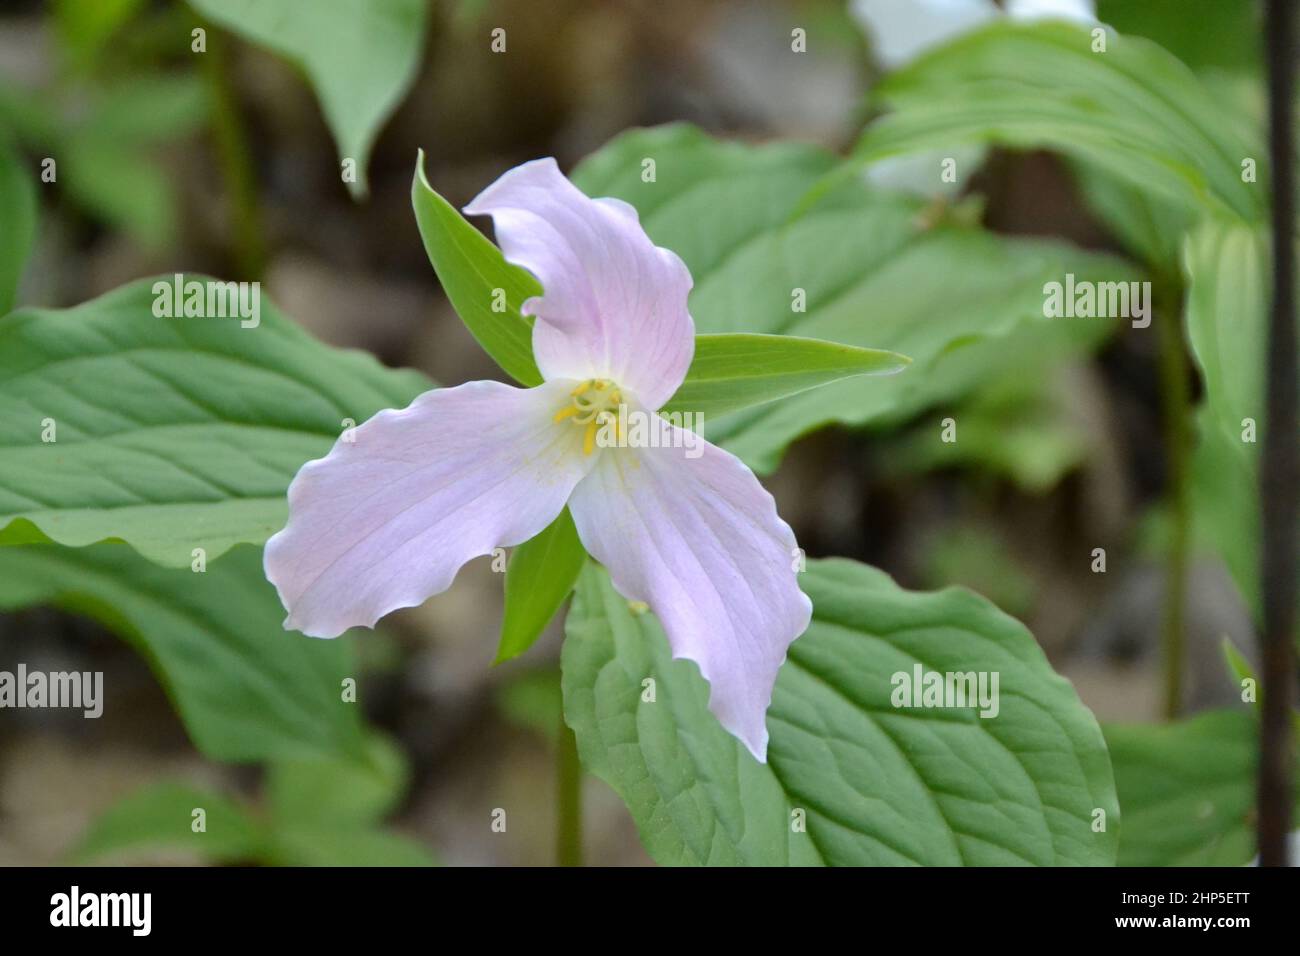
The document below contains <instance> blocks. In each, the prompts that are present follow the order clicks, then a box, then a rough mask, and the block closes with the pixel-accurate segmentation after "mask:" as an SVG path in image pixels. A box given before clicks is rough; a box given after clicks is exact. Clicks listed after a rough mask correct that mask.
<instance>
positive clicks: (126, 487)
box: [0, 277, 429, 567]
mask: <svg viewBox="0 0 1300 956" xmlns="http://www.w3.org/2000/svg"><path fill="white" fill-rule="evenodd" d="M187 278H189V277H187ZM158 281H159V282H160V283H162V284H170V283H172V281H173V280H172V278H171V277H167V278H165V279H161V280H158ZM199 281H205V280H202V279H200V280H199ZM154 284H155V283H154V280H144V281H141V282H136V283H132V284H130V285H127V286H123V287H122V288H120V289H116V290H114V291H113V292H110V293H108V294H107V295H105V296H103V297H102V298H99V299H95V300H93V301H91V302H87V303H85V304H83V305H80V306H77V307H75V308H71V309H23V310H20V311H17V312H14V313H11V314H10V315H8V316H6V317H5V318H3V319H0V407H3V408H5V410H6V414H5V415H4V416H3V418H2V419H0V543H9V544H13V543H25V542H32V541H45V540H53V541H56V542H58V543H59V544H66V545H73V546H82V545H87V544H93V543H95V542H98V541H105V540H124V541H126V542H128V543H129V544H131V545H132V546H133V547H134V548H136V550H138V551H139V552H140V553H141V554H143V555H144V556H145V557H147V558H149V559H150V560H152V561H157V562H159V563H161V564H166V565H169V566H172V567H188V566H189V565H190V563H191V561H192V560H193V550H194V549H195V548H202V549H204V551H205V552H206V557H207V560H208V561H212V560H213V559H214V558H216V557H217V556H218V555H220V554H221V553H222V552H223V551H225V550H226V549H228V548H230V547H232V546H233V545H236V544H240V543H245V542H246V543H252V544H261V543H262V542H264V541H265V540H266V539H267V538H268V537H269V536H270V535H271V534H273V533H274V532H275V531H277V530H279V528H281V527H282V526H283V524H284V521H285V518H286V516H287V514H288V505H287V502H286V499H285V491H286V489H287V488H288V485H289V482H290V481H291V480H292V478H293V476H294V475H295V474H296V473H297V471H298V469H299V468H300V467H302V465H303V464H304V463H305V462H307V461H309V460H311V459H313V458H319V457H321V456H322V455H324V454H325V453H326V452H328V451H329V449H330V446H331V445H332V444H333V442H334V440H335V439H336V438H337V437H338V436H339V435H340V434H341V433H342V432H343V431H344V430H345V429H346V428H347V427H350V426H351V425H354V424H359V423H361V422H364V421H365V420H366V419H367V418H369V417H370V416H371V415H373V414H374V413H375V412H377V411H379V410H380V409H383V408H390V407H402V406H405V405H406V404H407V403H409V402H410V401H411V400H412V399H413V398H414V397H415V396H416V395H418V394H419V393H420V392H422V391H424V390H425V389H427V388H428V387H429V382H428V381H427V379H425V378H424V377H423V376H422V375H419V374H418V373H415V372H410V371H406V372H397V371H392V370H390V369H386V368H383V367H382V366H380V365H379V363H378V362H376V361H375V360H374V359H373V358H372V357H371V356H369V355H365V354H362V353H360V352H350V351H341V350H338V349H333V348H330V347H328V346H326V345H323V344H322V343H320V342H318V341H316V340H315V339H313V338H312V337H311V336H310V335H308V334H307V333H306V332H304V331H303V330H302V329H301V328H299V327H298V326H297V325H295V324H294V323H292V322H291V321H289V320H288V319H286V318H285V317H284V316H282V315H281V314H280V313H279V311H278V310H276V309H275V307H274V306H272V305H271V303H270V302H269V300H267V299H265V298H263V299H262V300H261V315H260V322H259V324H258V325H257V326H256V327H249V328H244V327H242V325H241V319H240V318H238V317H234V318H200V317H182V318H157V317H155V316H154V314H153V307H154V303H155V298H156V297H155V293H154V291H153V287H154ZM160 288H161V286H160ZM250 321H251V320H250ZM51 429H52V430H51ZM51 437H52V438H54V439H55V440H53V441H50V440H47V439H49V438H51Z"/></svg>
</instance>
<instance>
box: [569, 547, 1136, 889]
mask: <svg viewBox="0 0 1300 956" xmlns="http://www.w3.org/2000/svg"><path fill="white" fill-rule="evenodd" d="M801 584H802V587H803V588H804V590H805V591H806V592H807V593H808V595H809V597H811V598H812V601H813V623H812V626H811V627H810V629H809V630H808V632H807V633H806V634H805V635H804V636H803V637H801V638H800V639H799V640H797V641H795V643H794V644H793V645H792V646H791V648H790V653H789V657H788V658H787V660H786V663H785V665H784V667H783V668H782V670H781V673H780V676H779V677H778V679H777V684H776V691H775V694H774V695H773V698H772V705H771V708H770V710H769V711H768V716H767V723H768V730H769V731H770V733H771V743H770V745H769V749H768V762H767V764H760V763H758V762H757V761H756V760H754V759H753V758H752V757H751V756H749V754H748V752H747V751H746V750H745V748H744V747H743V746H742V745H741V744H740V743H739V742H738V741H736V740H735V739H734V738H733V737H731V735H729V734H728V733H727V732H726V731H724V730H723V729H722V727H721V726H720V725H719V724H718V722H717V719H716V718H714V717H713V715H712V714H710V713H709V711H708V710H707V708H706V705H707V700H708V685H707V684H706V683H705V682H704V680H703V679H702V678H701V677H700V675H699V671H698V669H697V668H696V667H695V665H694V664H692V663H690V662H688V661H684V660H677V661H674V660H672V659H671V658H670V654H669V649H668V645H667V642H666V641H665V639H664V636H663V632H662V630H661V628H660V627H659V625H658V623H657V621H656V620H655V618H654V617H653V616H652V615H650V614H642V615H639V616H638V615H634V614H633V613H632V612H631V611H630V610H629V608H628V604H627V602H626V601H625V600H624V599H622V598H621V597H619V595H618V594H617V593H616V592H615V591H614V590H613V588H612V586H611V585H610V584H609V580H608V576H607V575H606V573H605V572H604V570H603V569H601V568H599V567H597V566H595V565H592V566H590V567H588V569H587V570H586V571H585V572H584V573H583V576H582V578H581V579H580V580H579V583H578V590H577V596H576V598H575V601H574V606H573V609H572V610H571V611H570V613H569V619H568V639H567V640H566V642H565V645H564V653H563V661H562V665H563V671H564V673H563V687H564V702H565V715H566V719H567V721H568V723H569V725H570V726H571V727H572V728H573V729H574V731H575V733H576V734H577V737H578V746H579V749H580V753H581V755H582V761H583V765H584V766H585V767H586V768H587V769H588V770H590V771H591V772H593V773H595V774H596V775H597V776H599V777H601V778H603V779H604V780H605V781H606V782H608V783H609V784H610V785H611V786H612V787H613V788H614V789H615V790H616V791H617V792H618V793H619V795H620V796H621V797H622V798H623V800H624V802H625V803H627V805H628V807H629V809H630V810H631V812H632V816H633V819H634V820H635V821H636V823H637V827H638V829H639V830H640V834H641V840H642V842H643V843H644V844H645V846H646V848H647V850H648V851H649V852H650V854H651V856H653V857H654V858H655V859H656V860H657V861H658V862H660V863H664V864H716V865H736V864H748V865H785V864H808V865H816V864H830V865H873V864H926V865H951V864H968V865H1009V864H1038V865H1060V864H1094V865H1104V864H1110V863H1113V862H1114V859H1115V853H1116V846H1117V842H1118V831H1119V819H1118V811H1117V807H1116V800H1115V792H1114V786H1113V782H1112V779H1111V770H1110V763H1109V761H1108V759H1107V756H1106V749H1105V745H1104V743H1103V740H1102V736H1101V731H1100V730H1099V729H1098V727H1097V723H1096V721H1095V720H1094V719H1093V717H1092V714H1091V713H1090V712H1089V711H1088V710H1087V708H1085V707H1084V706H1083V704H1082V703H1080V701H1079V699H1078V697H1077V696H1076V694H1075V693H1074V690H1073V689H1072V688H1071V686H1070V685H1069V683H1068V682H1067V681H1065V680H1064V679H1062V678H1061V677H1059V676H1057V675H1056V674H1055V673H1053V671H1052V670H1051V667H1050V666H1049V665H1048V663H1047V660H1046V658H1045V657H1044V656H1043V653H1042V651H1041V650H1040V649H1039V647H1038V645H1037V643H1036V642H1035V641H1034V639H1033V636H1032V635H1031V634H1030V633H1029V632H1028V631H1027V630H1025V628H1024V626H1023V625H1021V624H1020V623H1018V622H1017V621H1015V620H1013V619H1012V618H1010V617H1008V616H1007V615H1005V614H1003V613H1002V612H1001V611H999V610H998V609H997V608H995V607H993V606H992V605H991V604H989V603H988V602H987V601H985V600H984V599H983V598H980V597H978V596H977V595H975V594H972V593H970V592H968V591H963V590H957V589H949V590H945V591H939V592H932V593H916V592H908V591H904V590H902V589H901V588H899V587H898V586H897V585H895V584H894V583H893V581H891V580H890V579H889V577H888V576H887V575H885V574H883V573H882V572H880V571H877V570H875V569H873V568H869V567H867V566H865V565H861V564H857V563H855V562H852V561H847V560H842V559H836V560H830V561H815V562H809V565H808V570H807V572H806V573H804V574H803V575H802V576H801ZM916 667H923V668H924V670H925V671H926V672H929V671H938V672H946V671H947V672H959V673H970V672H973V671H976V670H977V669H985V670H987V671H992V672H996V673H998V674H999V675H1000V676H999V684H1000V687H999V689H1000V694H999V695H998V699H999V709H998V713H997V715H996V716H991V717H987V718H981V717H979V716H978V715H977V713H976V709H974V708H961V709H938V708H919V709H904V708H898V707H894V706H893V705H892V703H891V698H892V697H893V696H894V683H895V679H894V675H899V674H901V675H904V676H905V677H907V678H908V679H910V678H911V676H912V675H913V672H914V671H913V669H914V668H916ZM647 679H648V680H651V681H653V683H652V684H646V683H645V682H646V681H647ZM647 688H650V689H652V690H653V699H651V698H650V697H647V696H646V695H647V693H648V690H647ZM1097 810H1101V811H1104V814H1105V824H1106V826H1105V830H1104V831H1102V832H1094V829H1093V821H1094V819H1101V818H1100V816H1099V815H1096V814H1095V811H1097Z"/></svg>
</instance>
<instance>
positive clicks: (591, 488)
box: [265, 159, 812, 760]
mask: <svg viewBox="0 0 1300 956" xmlns="http://www.w3.org/2000/svg"><path fill="white" fill-rule="evenodd" d="M465 211H466V213H468V214H470V215H488V216H491V217H492V219H493V221H494V224H495V227H496V235H497V241H498V243H499V244H500V246H501V249H502V251H503V252H504V254H505V257H506V259H507V260H509V261H510V262H512V263H514V264H516V265H519V266H522V267H523V268H525V269H527V270H528V271H529V272H531V273H532V274H533V275H534V276H536V277H537V279H538V280H539V281H540V283H541V285H542V288H543V290H544V292H543V294H542V295H540V296H537V297H534V298H531V299H529V300H528V301H527V302H525V303H524V304H523V308H522V311H523V312H524V313H525V314H526V315H532V316H534V317H535V322H534V324H533V353H534V356H535V358H536V360H537V366H538V368H539V370H540V371H541V373H542V377H543V378H544V380H545V381H544V382H543V384H541V385H539V386H537V387H535V388H516V387H512V386H509V385H503V384H500V383H498V382H487V381H484V382H470V383H469V384H466V385H461V386H459V387H457V388H447V389H435V390H433V391H430V392H426V393H425V394H423V395H421V396H420V397H419V398H417V399H416V400H415V401H414V402H412V403H411V405H410V406H408V407H407V408H405V409H402V410H400V411H394V410H388V411H383V412H380V413H379V414H378V415H375V416H374V417H373V418H371V419H370V420H369V421H367V422H366V423H365V424H363V425H361V426H359V427H357V428H356V429H355V430H354V433H353V435H352V436H350V440H348V441H343V440H340V441H339V442H337V443H336V444H335V446H334V448H333V450H332V451H331V452H330V453H329V455H328V456H326V457H325V458H322V459H319V460H317V461H312V462H308V463H307V464H306V465H304V466H303V468H302V470H301V471H299V472H298V475H297V477H295V478H294V480H293V483H292V484H291V485H290V486H289V521H288V524H287V526H286V527H285V528H284V530H282V531H280V532H279V533H278V534H276V535H275V536H274V537H272V538H271V540H270V541H268V542H267V545H266V555H265V566H266V574H267V577H268V578H269V579H270V580H271V582H272V583H274V584H275V586H276V589H277V590H278V592H279V594H280V600H281V601H282V602H283V604H284V606H285V608H286V609H287V610H288V612H289V616H288V618H287V619H286V621H285V627H286V628H292V629H296V630H300V631H302V632H303V633H305V634H309V635H312V636H315V637H334V636H337V635H339V634H341V633H342V632H343V631H345V630H347V629H348V628H350V627H353V626H358V625H360V626H366V627H372V626H373V625H374V624H375V622H376V621H377V620H378V619H379V618H381V617H383V616H384V615H385V614H387V613H389V612H390V611H393V610H396V609H397V608H402V607H411V606H413V605H417V604H420V603H422V602H423V601H424V600H425V599H427V598H428V597H430V596H431V595H434V594H438V593H439V592H441V591H444V590H446V589H447V588H448V587H450V586H451V583H452V580H453V579H454V578H455V576H456V573H457V572H458V571H459V570H460V568H461V567H462V566H463V565H464V564H465V563H466V562H468V561H469V560H471V559H472V558H475V557H479V556H482V555H486V554H490V553H492V551H493V550H494V549H496V548H498V547H511V546H513V545H517V544H521V543H523V542H524V541H527V540H528V539H530V538H532V537H534V536H535V535H537V534H539V533H540V532H541V531H543V530H544V529H545V528H546V527H547V526H548V525H549V524H550V523H551V522H552V521H554V520H555V518H556V517H557V516H558V515H559V514H560V512H561V511H562V510H563V509H564V507H565V506H566V505H567V506H568V507H569V510H570V512H571V514H572V515H573V521H574V524H575V525H576V527H577V530H578V535H579V537H580V538H581V539H582V543H583V545H584V547H585V548H586V549H587V551H588V552H590V553H591V555H592V556H594V557H595V558H596V560H598V561H600V562H601V564H603V565H604V566H605V567H606V568H607V569H608V571H609V574H610V577H611V580H612V581H613V584H614V587H615V588H617V590H618V591H619V593H620V594H622V595H623V597H625V598H627V599H628V600H629V601H641V602H644V603H645V604H648V605H649V606H650V608H651V609H652V610H653V611H654V612H655V614H656V615H657V616H658V618H659V620H660V621H661V622H662V624H663V627H664V631H665V632H666V633H667V636H668V642H669V644H670V645H671V647H672V651H673V656H674V657H675V658H688V659H690V660H692V661H694V662H695V663H696V664H697V665H698V666H699V668H700V672H701V674H703V676H704V677H705V679H706V680H708V682H709V685H710V696H709V708H710V709H711V710H712V711H713V713H714V714H715V715H716V716H717V717H718V720H719V721H720V722H721V723H722V725H723V726H724V727H725V728H726V729H727V730H728V731H730V732H731V733H732V734H734V735H735V736H736V737H738V738H739V739H740V740H741V741H743V742H744V744H745V745H746V746H747V747H748V748H749V750H750V752H752V753H753V754H754V756H755V757H757V758H758V759H759V760H764V759H765V757H766V752H767V740H768V734H767V728H766V725H765V715H766V712H767V707H768V704H769V703H770V702H771V699H772V688H773V685H774V684H775V682H776V675H777V671H778V670H779V669H780V667H781V664H782V663H783V662H784V660H785V656H786V649H787V648H788V647H789V646H790V644H791V643H792V642H793V641H794V640H795V638H797V637H798V636H799V635H800V634H802V633H803V632H804V631H805V630H806V629H807V627H808V623H809V620H810V618H811V614H812V603H811V602H810V601H809V600H808V598H807V596H806V595H804V593H803V592H802V591H800V589H799V584H798V579H797V574H796V571H795V566H796V563H797V562H796V555H797V546H796V544H795V538H794V533H793V532H792V531H791V530H790V527H789V526H788V525H787V524H786V523H785V522H784V521H782V520H781V518H780V517H778V515H777V513H776V505H775V502H774V501H773V499H772V496H771V495H770V494H768V492H767V491H766V490H764V488H763V486H762V485H761V484H759V482H758V479H757V478H755V477H754V474H753V472H751V471H750V470H749V469H748V468H747V467H746V466H745V465H744V464H743V463H742V462H741V461H740V459H738V458H736V457H735V456H734V455H732V454H731V453H729V452H726V451H723V450H722V449H720V448H718V447H716V446H715V445H712V444H710V443H708V442H706V441H704V440H703V438H700V437H697V436H691V438H690V441H687V440H685V438H683V436H677V438H678V439H679V440H675V441H671V442H666V443H663V444H662V445H661V446H660V447H635V448H634V447H623V446H622V445H621V444H620V445H619V446H616V447H602V446H603V444H604V443H602V442H598V441H597V440H596V437H597V431H598V429H599V428H600V427H601V426H602V425H603V424H604V423H606V422H608V421H610V416H612V415H616V414H617V412H618V410H619V409H620V407H622V406H626V407H627V408H628V409H629V410H634V411H639V412H642V413H646V412H654V411H656V410H658V409H659V408H661V407H662V406H663V405H664V403H665V402H667V400H668V399H669V398H670V397H671V396H672V395H673V393H674V392H676V391H677V388H678V386H680V385H681V383H682V381H683V379H684V378H685V376H686V370H687V368H688V366H689V365H690V364H691V359H692V357H693V355H694V351H695V323H694V321H693V320H692V319H691V316H690V313H689V312H688V311H687V307H686V299H687V294H688V293H689V292H690V289H691V286H692V281H691V276H690V272H689V271H688V270H687V268H686V265H685V263H683V262H682V260H681V259H680V258H678V257H677V256H676V255H675V254H674V253H672V252H670V251H668V250H667V249H661V248H659V247H658V246H655V245H654V243H652V242H651V241H650V238H649V236H647V235H646V233H645V231H644V230H643V229H642V228H641V224H640V221H639V219H638V218H637V213H636V210H634V209H633V208H632V207H631V206H629V205H628V204H627V203H624V202H621V201H619V200H617V199H590V198H588V197H587V196H585V195H584V194H583V193H582V192H581V191H579V190H578V188H577V187H576V186H574V185H573V184H572V183H570V182H569V181H568V179H566V178H565V177H564V175H563V174H562V173H561V172H560V170H559V167H558V166H557V165H556V163H555V160H553V159H542V160H536V161H534V162H530V163H525V164H524V165H522V166H519V167H517V168H516V169H512V170H510V171H509V172H507V173H505V175H503V176H502V177H501V178H500V179H499V180H497V181H496V182H495V183H494V184H493V185H491V186H489V187H488V188H487V189H486V190H484V191H483V192H482V193H481V194H480V195H479V196H478V197H477V198H476V199H475V200H474V201H473V202H472V203H470V204H469V205H468V206H467V207H465ZM664 427H665V428H667V429H669V430H670V432H675V431H676V430H677V429H676V428H675V426H671V425H668V424H667V423H666V422H665V423H664ZM687 447H690V448H691V449H692V451H691V455H692V456H695V455H698V457H688V455H687V454H686V453H685V451H684V449H685V448H687ZM701 449H702V454H698V453H699V452H700V450H701Z"/></svg>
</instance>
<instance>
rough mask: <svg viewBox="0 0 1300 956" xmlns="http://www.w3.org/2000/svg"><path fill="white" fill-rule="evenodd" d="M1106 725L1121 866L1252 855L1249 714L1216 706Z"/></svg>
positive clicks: (1215, 862) (1238, 859)
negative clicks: (1119, 815)
mask: <svg viewBox="0 0 1300 956" xmlns="http://www.w3.org/2000/svg"><path fill="white" fill-rule="evenodd" d="M1104 729H1105V733H1106V742H1107V743H1108V744H1109V745H1110V758H1111V762H1112V764H1113V765H1114V767H1115V784H1116V786H1117V787H1118V788H1119V801H1120V808H1121V810H1122V811H1123V813H1124V832H1123V834H1122V835H1121V838H1120V847H1119V863H1120V865H1121V866H1240V865H1241V864H1243V863H1246V862H1248V861H1249V860H1250V859H1251V858H1252V857H1253V856H1254V854H1255V826H1254V813H1255V764H1256V760H1257V751H1258V748H1259V733H1258V729H1257V725H1256V722H1255V719H1254V717H1252V716H1251V715H1250V714H1247V713H1242V712H1241V711H1228V710H1221V711H1212V712H1210V713H1206V714H1201V715H1199V716H1197V717H1193V718H1191V719H1190V720H1183V721H1179V722H1177V723H1173V724H1131V725H1130V724H1109V725H1107V726H1106V727H1105V728H1104ZM1296 794H1297V798H1300V789H1297V791H1296ZM1297 805H1298V806H1300V803H1298V804H1297Z"/></svg>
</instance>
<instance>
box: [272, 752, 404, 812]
mask: <svg viewBox="0 0 1300 956" xmlns="http://www.w3.org/2000/svg"><path fill="white" fill-rule="evenodd" d="M409 782H410V768H409V767H407V765H406V758H405V756H403V754H402V751H401V750H400V749H398V747H397V746H396V745H395V744H394V743H393V742H392V741H391V740H389V739H388V738H386V737H384V736H383V735H381V734H377V733H376V734H371V735H369V736H368V738H367V740H366V746H365V753H364V755H363V759H357V757H356V756H353V757H350V758H349V759H345V760H341V759H338V758H331V757H324V756H309V757H298V758H291V759H284V760H277V761H276V762H275V763H273V764H272V765H271V766H270V767H269V768H268V769H267V776H266V793H267V799H268V800H269V803H270V812H271V816H272V820H273V821H274V822H275V824H276V826H277V827H278V826H287V825H298V824H310V825H319V826H320V827H322V828H331V827H358V826H364V825H368V824H372V823H377V822H378V821H380V820H381V819H383V818H384V817H385V816H386V815H387V814H388V813H389V812H391V811H392V810H393V808H394V807H395V806H397V803H398V801H400V800H401V799H402V796H403V795H404V794H405V792H406V788H407V785H408V784H409Z"/></svg>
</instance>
